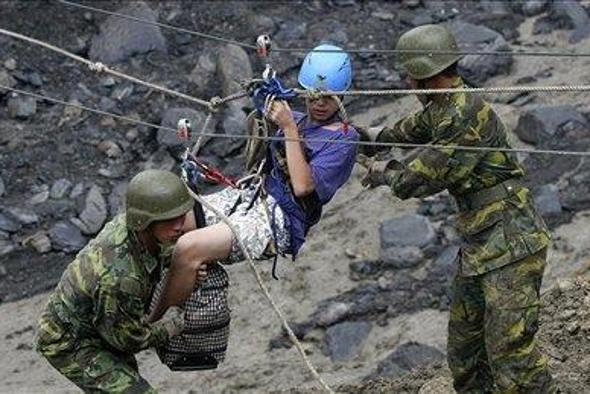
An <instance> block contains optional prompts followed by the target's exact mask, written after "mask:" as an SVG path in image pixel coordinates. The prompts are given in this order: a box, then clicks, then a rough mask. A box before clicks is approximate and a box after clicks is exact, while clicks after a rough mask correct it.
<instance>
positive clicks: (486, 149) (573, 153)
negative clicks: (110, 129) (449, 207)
mask: <svg viewBox="0 0 590 394" xmlns="http://www.w3.org/2000/svg"><path fill="white" fill-rule="evenodd" d="M0 89H4V90H7V91H11V92H14V93H19V94H23V95H26V96H30V97H35V98H37V99H39V100H44V101H49V102H52V103H56V104H61V105H64V106H68V107H74V108H78V109H81V110H84V111H88V112H91V113H95V114H98V115H103V116H110V117H112V118H115V119H120V120H123V121H125V122H129V123H134V124H138V125H142V126H147V127H152V128H156V129H158V128H160V129H163V130H169V131H171V132H176V131H177V130H176V129H175V128H172V127H167V126H161V125H157V124H155V123H150V122H146V121H143V120H138V119H135V118H131V117H128V116H124V115H117V114H114V113H112V112H108V111H103V110H100V109H96V108H91V107H87V106H85V105H81V104H76V103H71V102H68V101H65V100H60V99H56V98H53V97H49V96H45V95H42V94H38V93H32V92H29V91H26V90H21V89H16V88H11V87H9V86H5V85H2V84H0ZM201 135H202V136H203V137H208V138H226V139H245V140H248V139H254V140H263V141H299V142H325V143H333V144H350V145H360V146H377V147H389V148H402V149H406V148H434V149H455V150H463V151H481V152H514V153H526V154H546V155H556V156H583V157H585V156H590V152H584V151H568V150H551V149H527V148H496V147H484V146H462V145H440V144H411V143H398V142H371V141H353V140H333V139H329V138H306V139H301V138H285V137H278V136H274V137H263V136H254V135H227V134H217V133H206V132H204V133H199V136H201Z"/></svg>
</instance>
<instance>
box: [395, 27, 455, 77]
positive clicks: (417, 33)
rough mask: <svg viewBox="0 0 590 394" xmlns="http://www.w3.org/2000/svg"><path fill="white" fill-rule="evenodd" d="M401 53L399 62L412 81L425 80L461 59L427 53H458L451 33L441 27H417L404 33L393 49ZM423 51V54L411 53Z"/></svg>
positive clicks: (449, 55) (453, 56) (448, 55)
mask: <svg viewBox="0 0 590 394" xmlns="http://www.w3.org/2000/svg"><path fill="white" fill-rule="evenodd" d="M395 49H396V50H398V51H410V52H402V53H401V54H400V55H399V60H400V62H401V63H402V65H403V66H404V68H405V69H406V72H407V73H408V75H409V76H410V77H412V78H413V79H417V80H420V79H427V78H430V77H433V76H435V75H436V74H438V73H440V72H441V71H443V70H444V69H446V68H447V67H449V66H450V65H452V64H453V63H456V62H458V61H459V59H461V56H460V55H458V54H435V53H428V51H433V52H436V51H458V48H457V42H456V41H455V37H454V36H453V33H451V31H450V30H449V29H448V28H446V27H445V26H443V25H423V26H418V27H416V28H414V29H412V30H410V31H408V32H406V33H404V34H403V35H402V36H401V37H400V38H399V40H398V42H397V46H396V48H395ZM411 51H425V52H411Z"/></svg>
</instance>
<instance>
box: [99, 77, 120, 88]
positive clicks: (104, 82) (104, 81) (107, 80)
mask: <svg viewBox="0 0 590 394" xmlns="http://www.w3.org/2000/svg"><path fill="white" fill-rule="evenodd" d="M116 84H117V82H116V81H115V78H113V77H111V76H110V75H108V76H106V77H104V78H101V79H100V86H104V87H105V88H112V87H113V86H115V85H116Z"/></svg>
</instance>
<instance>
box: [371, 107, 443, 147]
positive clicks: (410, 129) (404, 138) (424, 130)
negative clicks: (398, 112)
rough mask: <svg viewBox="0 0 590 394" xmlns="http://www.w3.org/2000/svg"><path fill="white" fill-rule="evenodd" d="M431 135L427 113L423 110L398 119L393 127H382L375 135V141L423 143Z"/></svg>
mask: <svg viewBox="0 0 590 394" xmlns="http://www.w3.org/2000/svg"><path fill="white" fill-rule="evenodd" d="M432 137H433V135H432V128H431V127H430V126H429V114H428V112H427V111H426V110H423V111H420V112H417V113H415V114H413V115H411V116H408V117H407V118H404V119H402V120H400V121H398V122H397V123H396V124H395V125H394V126H393V127H384V128H383V129H382V130H381V132H380V133H379V135H378V136H377V141H378V142H397V143H400V142H401V143H410V144H424V143H427V142H429V141H430V140H431V139H432Z"/></svg>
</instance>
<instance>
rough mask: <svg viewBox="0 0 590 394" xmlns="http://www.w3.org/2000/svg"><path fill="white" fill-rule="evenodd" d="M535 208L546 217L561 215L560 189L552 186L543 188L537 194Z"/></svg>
mask: <svg viewBox="0 0 590 394" xmlns="http://www.w3.org/2000/svg"><path fill="white" fill-rule="evenodd" d="M535 206H536V207H537V211H538V212H539V213H540V214H541V215H543V216H545V217H547V216H551V215H559V214H561V211H562V208H561V201H560V199H559V188H558V187H557V186H556V185H552V184H549V185H543V186H541V187H540V188H539V189H537V192H536V193H535Z"/></svg>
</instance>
